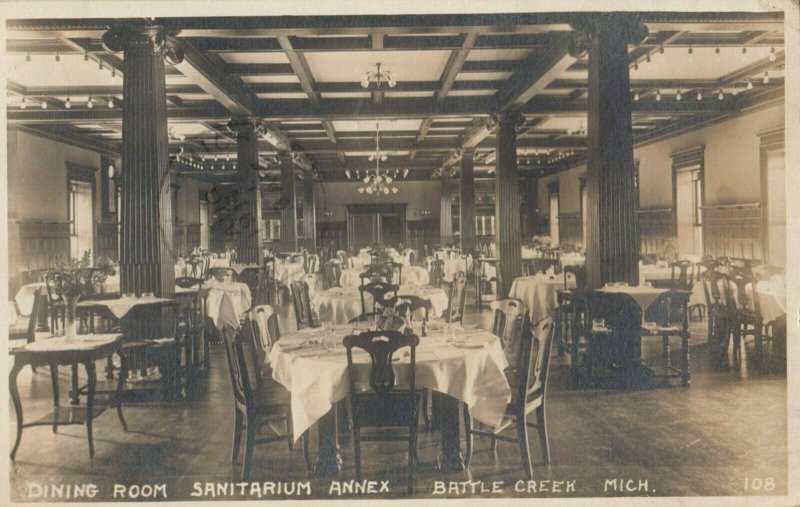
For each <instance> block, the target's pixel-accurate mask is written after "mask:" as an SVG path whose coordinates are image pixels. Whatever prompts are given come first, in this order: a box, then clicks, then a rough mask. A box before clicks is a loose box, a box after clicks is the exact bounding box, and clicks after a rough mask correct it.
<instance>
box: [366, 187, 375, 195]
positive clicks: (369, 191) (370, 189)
mask: <svg viewBox="0 0 800 507" xmlns="http://www.w3.org/2000/svg"><path fill="white" fill-rule="evenodd" d="M373 192H374V190H373V189H372V187H367V193H368V194H370V195H372V193H373Z"/></svg>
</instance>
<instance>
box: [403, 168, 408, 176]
mask: <svg viewBox="0 0 800 507" xmlns="http://www.w3.org/2000/svg"><path fill="white" fill-rule="evenodd" d="M406 176H408V169H403V178H405V177H406Z"/></svg>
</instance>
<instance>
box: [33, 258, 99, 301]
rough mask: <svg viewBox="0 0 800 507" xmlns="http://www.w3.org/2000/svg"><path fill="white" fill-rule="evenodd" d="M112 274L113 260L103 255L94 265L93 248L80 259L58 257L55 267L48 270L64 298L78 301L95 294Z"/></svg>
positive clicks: (49, 276) (51, 279)
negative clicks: (92, 261)
mask: <svg viewBox="0 0 800 507" xmlns="http://www.w3.org/2000/svg"><path fill="white" fill-rule="evenodd" d="M112 274H114V267H113V264H112V262H111V260H109V259H107V258H105V257H101V258H100V259H98V261H97V265H96V266H92V263H91V250H87V251H86V252H84V254H83V257H81V258H80V259H75V258H64V257H58V258H57V259H56V264H55V267H54V268H52V269H50V270H49V271H48V278H49V279H50V281H51V282H52V283H53V285H54V286H55V289H56V291H57V292H58V293H59V294H61V296H63V297H64V299H66V300H73V301H77V300H78V299H79V298H81V297H91V296H92V295H94V294H95V293H96V292H97V290H98V289H99V288H100V286H101V285H102V284H103V282H105V281H106V279H107V278H108V276H109V275H112Z"/></svg>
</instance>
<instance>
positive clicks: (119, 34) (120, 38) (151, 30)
mask: <svg viewBox="0 0 800 507" xmlns="http://www.w3.org/2000/svg"><path fill="white" fill-rule="evenodd" d="M176 34H177V32H168V31H167V30H166V29H165V28H164V27H163V26H161V25H158V24H150V23H148V22H146V21H141V22H139V21H124V22H120V23H115V24H114V25H112V26H111V27H110V28H109V29H108V31H106V32H105V33H104V34H103V37H102V43H103V49H105V50H106V51H108V52H109V53H119V52H120V51H131V50H133V51H137V50H138V51H150V52H153V53H156V54H158V55H161V56H162V57H163V58H164V59H165V60H166V61H167V62H168V63H170V64H172V65H176V64H178V63H181V62H182V61H183V48H182V47H181V44H180V42H179V41H178V40H177V39H175V38H174V37H173V35H176Z"/></svg>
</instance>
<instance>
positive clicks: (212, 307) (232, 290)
mask: <svg viewBox="0 0 800 507" xmlns="http://www.w3.org/2000/svg"><path fill="white" fill-rule="evenodd" d="M206 286H207V287H208V294H207V295H206V316H207V317H208V318H210V319H211V320H212V321H214V325H215V326H216V327H217V328H218V329H222V327H223V326H224V325H229V326H231V327H232V328H233V329H237V328H238V327H239V322H240V320H241V318H242V317H243V316H244V314H246V313H247V312H248V311H249V310H250V306H251V304H252V296H251V295H250V288H249V287H248V286H247V285H246V284H244V283H237V282H217V281H215V280H210V281H209V282H207V284H206Z"/></svg>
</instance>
